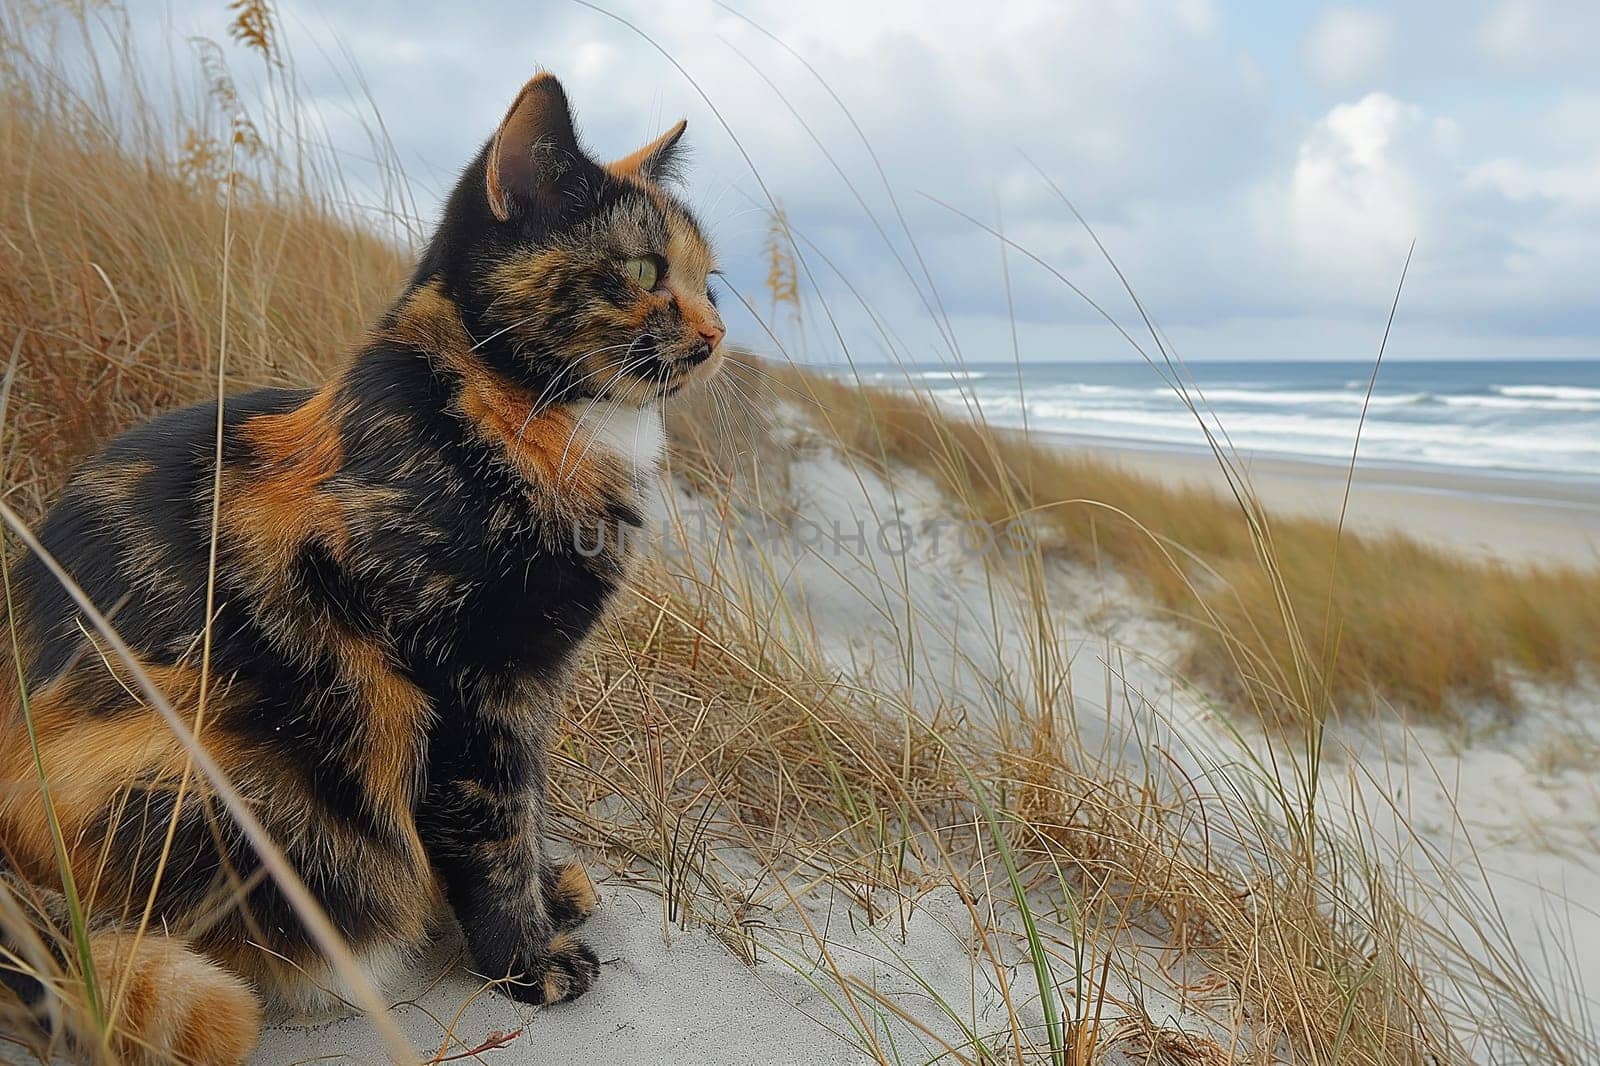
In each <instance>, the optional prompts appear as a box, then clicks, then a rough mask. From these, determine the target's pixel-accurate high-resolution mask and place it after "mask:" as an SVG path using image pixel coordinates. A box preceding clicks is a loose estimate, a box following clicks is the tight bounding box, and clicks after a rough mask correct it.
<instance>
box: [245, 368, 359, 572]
mask: <svg viewBox="0 0 1600 1066" xmlns="http://www.w3.org/2000/svg"><path fill="white" fill-rule="evenodd" d="M339 415H340V411H339V407H338V391H337V382H334V383H332V384H329V385H326V386H324V387H323V388H322V389H320V390H318V391H317V392H316V393H314V394H313V395H312V396H311V398H310V399H309V400H307V401H306V402H305V403H303V404H301V405H300V406H299V407H297V408H295V409H294V410H292V411H286V412H284V413H283V414H276V415H260V416H258V417H256V418H252V419H250V420H249V421H247V422H246V423H245V424H244V427H243V430H242V432H243V434H244V436H245V437H246V438H248V439H249V440H250V442H251V443H252V444H254V445H255V447H256V448H257V449H258V451H259V453H260V455H261V461H262V465H261V468H260V469H259V470H258V471H255V472H253V473H252V474H251V475H249V476H239V475H232V476H225V477H224V479H223V499H222V521H223V524H224V525H225V526H226V528H227V529H228V530H229V531H230V532H232V533H234V534H236V535H237V536H239V537H240V538H241V539H242V540H243V541H244V542H245V543H246V544H248V545H250V547H251V549H252V550H253V551H254V552H258V553H261V557H260V558H257V559H254V560H252V561H253V562H255V563H256V564H257V565H258V566H260V567H261V568H262V569H263V570H264V571H266V572H267V573H269V574H272V575H274V576H277V575H278V574H279V573H280V572H282V571H285V570H287V568H288V566H289V564H290V562H291V561H292V560H293V558H294V555H295V553H296V552H297V551H299V550H300V548H301V546H302V545H303V544H304V543H305V541H306V540H307V539H309V538H310V537H312V536H313V535H315V536H319V537H320V538H321V539H323V540H324V541H326V542H327V543H328V545H329V547H330V548H332V549H333V551H334V553H335V554H338V553H340V552H341V551H342V550H343V548H344V545H345V543H346V541H347V539H348V530H347V529H346V527H345V524H344V514H343V509H342V508H341V507H340V505H339V502H338V500H336V499H334V498H333V497H332V496H331V495H329V494H328V493H325V492H322V491H320V490H321V487H322V483H323V482H325V481H326V480H327V479H328V478H330V477H332V476H333V475H334V474H336V473H338V470H339V467H340V465H341V464H342V463H343V462H344V442H343V439H342V438H341V437H340V433H339Z"/></svg>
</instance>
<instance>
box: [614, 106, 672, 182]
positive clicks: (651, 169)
mask: <svg viewBox="0 0 1600 1066" xmlns="http://www.w3.org/2000/svg"><path fill="white" fill-rule="evenodd" d="M688 128H689V121H688V119H679V120H678V123H677V125H675V126H673V127H672V128H671V129H670V130H668V131H667V132H665V133H663V134H662V135H661V136H659V137H657V138H656V139H655V140H653V141H651V142H650V143H649V144H647V145H645V146H644V147H643V148H641V149H639V150H638V151H637V152H630V153H629V154H628V155H625V156H623V157H622V158H621V159H619V160H617V161H616V162H615V163H607V164H606V169H607V170H609V171H611V173H613V174H615V175H617V176H618V177H623V178H642V179H644V180H645V181H667V180H669V179H670V178H671V177H672V175H673V168H674V164H675V162H676V159H675V157H676V156H677V154H678V141H679V140H681V139H682V138H683V131H684V130H686V129H688Z"/></svg>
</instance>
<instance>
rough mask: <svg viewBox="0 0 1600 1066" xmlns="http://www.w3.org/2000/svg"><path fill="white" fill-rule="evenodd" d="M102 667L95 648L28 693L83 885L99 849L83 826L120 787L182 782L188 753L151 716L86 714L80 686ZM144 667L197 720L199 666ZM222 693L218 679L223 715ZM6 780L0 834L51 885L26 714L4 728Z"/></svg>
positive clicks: (211, 737)
mask: <svg viewBox="0 0 1600 1066" xmlns="http://www.w3.org/2000/svg"><path fill="white" fill-rule="evenodd" d="M106 669H107V667H106V665H105V663H104V662H103V661H101V659H100V658H99V656H98V653H97V652H95V651H92V650H91V651H90V652H88V653H87V654H86V656H85V660H84V661H83V662H82V663H81V664H80V665H79V667H78V668H77V669H76V670H75V671H74V672H73V673H72V674H69V675H67V676H64V677H61V678H58V679H56V680H55V681H52V682H51V683H50V684H48V685H46V686H44V687H43V688H42V689H40V690H39V691H38V692H36V693H33V694H32V697H31V698H30V700H29V710H30V713H31V716H32V719H33V727H34V733H35V735H36V736H37V737H38V742H39V758H40V760H41V761H42V762H43V764H44V771H45V775H46V778H47V780H48V781H49V783H50V801H51V805H52V806H53V807H54V809H55V813H56V817H57V819H58V820H59V822H60V824H61V829H62V834H63V836H64V837H65V838H66V841H67V845H68V850H69V853H70V855H71V858H72V865H73V871H74V874H75V875H76V876H77V877H78V878H79V879H80V882H81V887H85V888H86V889H89V890H92V887H93V882H94V880H95V878H96V873H97V871H98V869H99V867H100V860H101V856H100V854H99V851H98V849H96V848H91V847H89V846H88V845H87V843H86V842H85V841H84V840H83V834H84V832H85V830H86V829H87V828H88V827H89V826H90V825H91V824H92V823H93V822H94V821H95V820H96V819H98V818H99V817H101V816H102V815H103V814H104V813H105V811H106V809H107V808H108V807H109V805H110V804H111V803H112V802H113V801H114V800H115V799H116V795H117V792H118V791H119V790H120V789H123V788H125V787H127V786H128V785H130V784H132V783H134V782H136V781H141V780H142V781H150V780H158V781H170V782H171V784H172V787H173V788H176V787H177V783H178V781H179V779H180V778H181V777H182V775H183V771H184V767H185V764H186V761H187V757H186V753H185V752H184V750H183V748H182V747H181V746H180V745H179V743H178V741H177V739H176V738H174V737H173V736H172V734H171V733H170V732H169V731H168V730H167V727H166V725H165V724H164V723H162V721H161V720H160V719H159V718H157V717H156V716H155V715H154V714H150V713H133V712H119V713H109V714H108V713H104V711H102V712H101V713H95V714H90V713H86V712H85V710H84V709H83V707H82V706H81V700H82V698H83V691H84V688H85V687H87V686H88V685H90V684H94V685H98V684H99V683H100V681H101V680H102V679H100V678H91V679H88V680H86V678H85V674H86V673H88V672H90V671H104V670H106ZM144 669H145V672H146V673H147V674H149V676H150V679H151V680H152V681H153V682H154V683H155V684H156V686H157V687H158V688H159V689H161V690H162V692H163V693H164V694H165V695H166V696H167V698H168V700H169V701H170V702H171V703H172V704H173V706H174V708H175V709H176V710H177V711H178V713H179V714H181V715H183V716H184V717H186V718H189V719H191V720H192V719H193V717H194V713H195V709H196V707H197V706H198V697H199V691H200V671H199V668H198V667H196V666H192V665H189V664H186V663H180V664H177V665H171V666H146V667H145V668H144ZM124 674H125V669H124V668H122V667H118V669H117V670H116V671H114V675H115V676H116V679H117V681H118V682H120V683H121V684H124V685H128V686H130V687H131V684H132V683H131V679H130V678H128V677H126V676H123V675H124ZM135 691H137V690H135ZM226 699H227V691H226V687H225V686H223V685H221V684H220V683H216V682H213V686H212V689H211V693H210V695H209V696H208V700H207V702H208V705H209V710H208V711H207V716H208V717H211V716H214V715H216V714H217V713H219V710H220V708H221V706H222V705H223V704H224V702H225V701H226ZM142 702H143V701H142V699H139V698H137V697H135V696H133V695H131V694H130V695H129V697H128V706H129V707H130V708H131V707H134V706H136V705H140V704H142ZM203 738H204V739H205V741H206V745H207V748H208V750H209V751H210V752H211V754H212V756H213V757H214V758H216V759H217V761H218V763H219V764H221V765H222V766H223V767H224V769H225V770H226V769H227V768H228V767H229V766H231V765H235V764H237V762H238V761H239V759H240V756H239V753H238V752H236V751H234V750H232V749H231V747H230V746H229V745H228V744H227V743H226V740H225V738H223V737H222V736H220V735H218V734H214V733H205V734H203ZM0 781H4V782H5V784H4V786H3V787H4V791H3V792H0V839H3V840H4V841H5V844H6V848H7V850H8V851H9V853H10V854H11V857H12V860H13V861H14V862H16V863H17V864H18V865H19V867H21V868H22V869H23V870H24V872H25V873H27V874H28V875H29V876H30V877H31V878H33V879H36V880H39V881H41V882H43V883H46V884H48V883H51V881H52V880H53V879H54V878H55V877H56V871H55V851H54V844H53V842H52V838H51V836H50V831H49V823H48V820H47V818H46V816H45V807H44V796H43V794H42V793H41V791H40V789H39V784H38V772H37V770H36V768H35V767H34V763H33V750H32V747H31V745H30V744H29V741H28V737H27V733H26V729H25V724H24V722H23V721H22V717H21V714H20V712H19V713H18V714H17V715H16V716H15V717H14V718H13V719H12V720H11V721H10V722H8V723H7V725H6V727H5V728H4V729H3V730H0ZM203 790H204V789H203V782H202V781H201V779H200V777H199V774H198V773H195V774H194V775H193V776H192V777H191V795H196V796H198V794H199V793H201V792H202V791H203ZM114 902H119V901H114Z"/></svg>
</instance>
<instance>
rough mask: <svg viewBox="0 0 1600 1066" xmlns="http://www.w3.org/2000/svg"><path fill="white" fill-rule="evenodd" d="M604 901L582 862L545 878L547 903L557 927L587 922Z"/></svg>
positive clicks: (566, 866)
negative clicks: (597, 905)
mask: <svg viewBox="0 0 1600 1066" xmlns="http://www.w3.org/2000/svg"><path fill="white" fill-rule="evenodd" d="M599 902H600V893H598V892H596V891H595V887H594V882H593V881H591V880H590V879H589V874H588V872H587V871H586V870H584V868H583V865H582V864H581V863H576V862H569V863H567V864H566V865H565V866H562V867H561V868H560V869H557V870H553V871H549V872H548V873H546V874H545V878H544V904H545V908H546V910H548V911H549V913H550V921H551V922H552V923H554V925H555V927H556V928H557V929H571V928H572V927H573V926H575V925H581V924H583V922H584V920H585V919H587V918H588V917H589V915H590V914H592V913H593V912H594V907H595V904H596V903H599Z"/></svg>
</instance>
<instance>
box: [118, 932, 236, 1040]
mask: <svg viewBox="0 0 1600 1066" xmlns="http://www.w3.org/2000/svg"><path fill="white" fill-rule="evenodd" d="M89 950H90V954H91V956H92V957H93V959H94V963H95V973H96V976H97V978H98V979H99V981H100V983H101V987H102V988H104V989H107V990H108V991H109V992H110V994H111V995H113V996H115V995H116V994H117V992H118V991H119V990H123V991H124V995H123V998H121V999H120V1000H114V1001H113V1002H112V1004H111V1009H112V1011H113V1012H114V1018H115V1021H116V1027H117V1031H118V1034H119V1035H118V1037H117V1040H116V1045H117V1051H118V1054H119V1058H120V1059H121V1061H123V1062H130V1063H172V1062H181V1063H190V1064H195V1066H234V1064H237V1063H242V1062H244V1060H245V1059H246V1058H247V1057H248V1056H249V1054H250V1052H251V1051H253V1050H254V1049H255V1046H256V1043H257V1041H258V1040H259V1039H260V1034H261V1004H260V1002H259V1001H258V1000H257V999H256V997H255V995H254V994H253V993H252V992H251V991H250V989H249V987H248V986H247V985H246V984H245V983H244V982H243V981H242V980H241V979H240V978H239V977H238V976H236V975H234V974H232V973H229V972H227V971H226V970H224V969H222V968H221V967H219V966H217V965H216V964H215V963H213V962H211V961H209V960H207V959H205V958H204V957H203V956H201V955H199V954H198V953H196V952H195V951H194V950H193V949H192V948H190V947H189V946H188V945H186V944H184V943H183V942H182V941H179V940H174V939H171V938H169V937H166V936H162V935H159V934H157V933H154V932H151V933H148V934H146V935H145V936H144V937H143V938H142V939H136V938H135V937H134V935H133V934H131V933H121V932H107V933H97V934H95V935H94V936H93V937H92V938H91V939H90V944H89Z"/></svg>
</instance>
